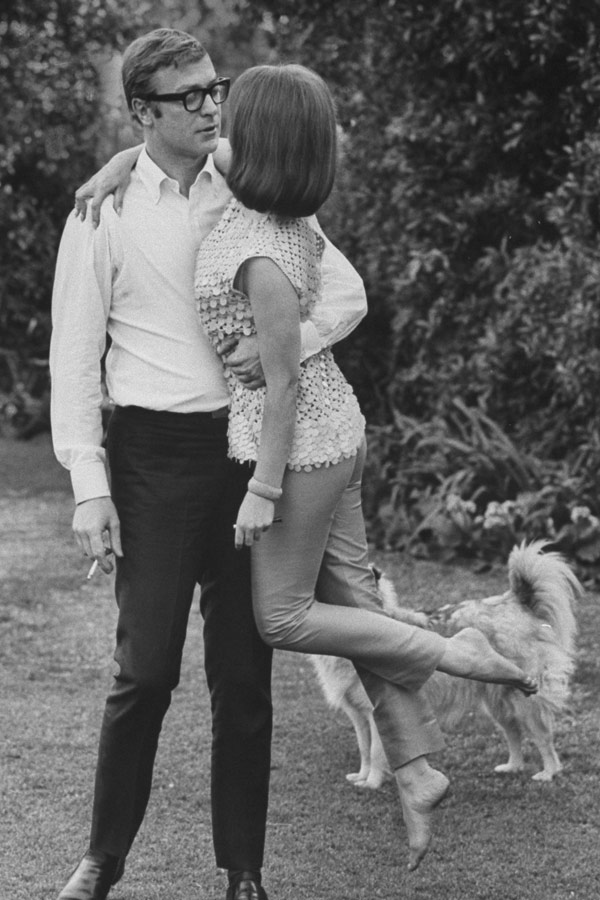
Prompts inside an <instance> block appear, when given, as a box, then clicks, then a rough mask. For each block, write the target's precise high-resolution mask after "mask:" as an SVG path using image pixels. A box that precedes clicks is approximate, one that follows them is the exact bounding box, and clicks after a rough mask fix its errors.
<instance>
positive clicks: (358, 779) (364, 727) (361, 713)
mask: <svg viewBox="0 0 600 900" xmlns="http://www.w3.org/2000/svg"><path fill="white" fill-rule="evenodd" d="M340 709H343V711H344V712H345V713H346V715H347V716H348V718H349V719H350V721H351V722H352V724H353V726H354V731H355V732H356V741H357V744H358V752H359V754H360V769H359V770H358V772H350V773H348V775H346V778H347V779H348V781H351V782H352V784H354V785H356V787H361V788H362V787H370V786H371V785H369V784H368V781H369V776H370V774H371V728H370V722H369V716H368V714H367V713H366V711H365V710H363V709H361V708H359V707H357V706H354V705H353V704H352V703H349V702H348V701H347V700H346V698H343V699H342V702H341V704H340Z"/></svg>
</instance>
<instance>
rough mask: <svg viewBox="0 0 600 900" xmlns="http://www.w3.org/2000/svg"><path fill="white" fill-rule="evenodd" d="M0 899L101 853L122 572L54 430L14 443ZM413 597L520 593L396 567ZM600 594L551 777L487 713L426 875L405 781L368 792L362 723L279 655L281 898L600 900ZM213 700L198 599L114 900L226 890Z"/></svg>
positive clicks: (274, 827) (466, 743) (466, 750)
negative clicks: (403, 800)
mask: <svg viewBox="0 0 600 900" xmlns="http://www.w3.org/2000/svg"><path fill="white" fill-rule="evenodd" d="M0 485H1V489H0V538H1V539H0V572H1V574H2V578H1V582H0V652H1V660H0V679H1V681H0V686H1V697H2V702H1V704H0V772H1V778H0V860H1V865H0V897H1V898H7V900H8V898H10V900H53V898H55V897H56V895H57V894H58V891H59V890H60V888H61V887H62V884H63V883H64V880H65V878H66V876H67V874H68V872H69V869H70V868H71V866H72V865H73V863H74V862H75V861H76V858H77V856H78V854H79V853H80V852H82V850H83V849H84V846H85V843H86V837H87V833H88V828H89V810H90V802H91V789H92V780H93V771H94V765H95V754H96V742H97V736H98V727H99V721H100V714H101V710H102V706H103V702H104V697H105V694H106V691H107V688H108V685H109V683H110V677H111V672H112V670H113V664H112V662H111V653H112V645H113V630H114V622H115V606H114V600H113V596H112V580H111V578H106V577H103V576H101V575H98V576H97V577H96V578H95V579H94V580H92V581H91V582H89V583H88V582H86V581H85V573H86V569H87V566H86V565H85V561H83V560H82V559H81V557H80V556H79V554H78V552H77V551H76V549H75V548H74V546H73V543H72V540H71V535H70V519H71V513H72V501H71V497H70V493H69V485H68V478H67V477H66V475H65V474H64V473H63V472H62V470H60V469H59V467H58V466H57V465H56V464H55V463H54V461H53V458H52V454H51V451H50V447H49V444H48V441H47V439H46V438H40V439H38V440H37V441H35V442H32V443H29V444H23V443H10V442H2V441H0ZM379 562H380V563H381V562H382V563H383V566H384V568H386V570H387V571H388V573H390V574H392V575H393V576H394V577H395V579H396V580H397V582H398V584H399V586H400V589H401V591H402V593H403V594H404V595H405V596H406V598H407V600H408V601H410V602H411V603H413V604H414V605H415V606H423V605H427V606H431V598H432V597H433V598H434V599H435V602H436V603H440V604H441V603H443V602H446V601H447V600H451V599H458V598H459V597H462V596H465V595H468V596H484V595H487V594H489V593H492V592H495V591H498V590H500V589H503V586H504V573H503V572H501V571H499V572H494V573H488V574H487V575H485V576H476V575H474V574H472V573H471V572H469V571H468V570H465V569H460V568H457V567H440V566H437V565H433V564H428V563H416V562H407V561H406V560H398V559H394V558H391V557H387V558H385V559H381V558H380V559H379ZM598 610H599V598H598V597H597V596H594V595H590V596H588V597H586V598H585V600H584V601H583V602H582V604H581V606H580V609H579V621H580V627H581V635H580V642H579V655H578V667H577V673H576V678H575V685H574V698H573V704H572V708H571V709H570V711H569V713H568V714H567V715H565V716H564V717H562V719H561V721H560V722H559V727H558V737H557V745H558V750H559V754H560V756H561V758H562V760H563V762H564V763H565V772H564V774H563V775H562V776H560V777H559V778H558V779H557V780H556V781H555V783H553V784H551V785H544V784H539V783H535V782H533V781H531V778H530V776H531V775H532V774H533V773H534V772H535V771H537V769H538V768H539V766H538V760H537V759H536V758H535V754H534V751H533V750H531V752H530V755H529V759H530V765H529V769H528V771H527V772H525V773H523V774H522V775H518V776H510V777H504V778H502V777H499V776H496V775H494V774H493V767H494V765H496V764H497V763H498V762H501V761H503V759H504V748H503V747H502V744H501V741H500V739H499V738H498V737H497V735H496V734H495V732H494V731H493V729H492V728H491V727H490V726H489V725H487V724H485V723H481V722H479V721H472V722H470V723H469V725H468V727H467V728H466V729H463V730H461V731H460V732H459V733H458V734H454V735H451V736H449V738H448V746H447V748H446V750H445V751H444V752H443V753H441V754H439V756H438V759H437V760H436V763H437V764H438V765H439V766H440V767H441V768H443V769H444V771H446V772H447V773H448V775H449V776H450V778H451V780H452V783H453V794H452V797H451V799H450V800H449V801H448V803H447V804H446V807H445V808H444V810H443V811H442V812H441V814H440V817H439V825H438V830H437V834H436V839H435V843H434V846H433V847H432V850H431V852H430V855H429V857H428V858H427V860H426V861H425V863H424V864H423V866H422V868H421V869H420V870H419V871H418V872H416V873H414V874H412V875H411V874H409V873H407V872H406V870H405V864H406V849H405V835H404V830H403V827H402V823H401V818H400V814H399V810H398V806H397V802H396V797H395V791H394V788H393V786H392V785H391V784H386V785H385V786H384V788H383V789H382V790H381V791H378V792H375V793H371V792H368V793H364V792H360V791H357V790H356V789H354V788H352V787H351V786H350V785H349V784H348V783H347V782H346V781H345V778H344V774H345V773H346V772H348V771H352V770H354V769H355V767H356V756H357V754H356V747H355V743H354V738H353V733H352V731H351V729H350V727H349V725H348V723H347V722H346V720H345V719H343V718H337V717H332V716H331V714H330V713H329V711H328V710H327V708H326V707H325V704H324V702H323V700H322V698H321V695H320V693H319V692H318V690H317V688H316V685H315V682H314V679H313V675H312V670H311V667H310V665H309V663H308V661H307V660H306V659H305V658H302V657H300V656H298V655H296V654H284V653H279V654H277V655H276V665H275V673H274V688H275V707H276V728H275V736H274V744H273V774H272V794H271V808H270V827H269V840H268V847H267V865H266V868H265V884H266V886H267V889H268V891H269V894H270V897H271V898H272V900H298V898H305V900H333V898H337V897H344V898H347V900H374V898H385V900H390V898H395V897H398V898H402V900H572V898H574V900H597V898H598V897H599V896H600V862H599V850H600V786H599V785H600V754H599V752H598V750H599V747H600V709H599V707H600V671H599V660H600V624H599V621H598V619H599V617H598ZM209 744H210V717H209V703H208V696H207V692H206V688H205V685H204V678H203V672H202V646H201V619H200V616H199V613H198V611H197V606H196V607H195V610H194V613H193V614H192V618H191V627H190V631H189V638H188V642H187V646H186V652H185V657H184V665H183V674H182V683H181V687H180V688H179V689H178V690H177V692H176V694H175V698H174V702H173V705H172V708H171V710H170V711H169V714H168V717H167V720H166V723H165V728H164V731H163V737H162V740H161V746H160V750H159V757H158V761H157V768H156V777H155V782H154V791H153V796H152V800H151V805H150V809H149V813H148V816H147V820H146V822H145V824H144V826H143V828H142V831H141V833H140V835H139V837H138V839H137V841H136V844H135V846H134V849H133V851H132V853H131V856H130V860H129V861H128V866H127V873H126V876H125V878H124V879H123V881H122V882H121V883H120V884H119V885H117V886H116V887H115V888H114V890H113V891H112V892H111V895H110V896H111V898H114V900H159V898H160V900H188V898H196V897H197V898H199V900H200V898H202V900H223V897H224V892H225V888H224V882H223V878H222V876H221V875H220V874H219V873H217V872H216V870H215V866H214V861H213V853H212V844H211V834H210V819H209V778H208V775H209V772H208V766H209Z"/></svg>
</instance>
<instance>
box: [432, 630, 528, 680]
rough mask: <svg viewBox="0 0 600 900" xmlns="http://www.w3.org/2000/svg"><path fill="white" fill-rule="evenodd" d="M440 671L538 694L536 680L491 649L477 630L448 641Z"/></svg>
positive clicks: (463, 631)
mask: <svg viewBox="0 0 600 900" xmlns="http://www.w3.org/2000/svg"><path fill="white" fill-rule="evenodd" d="M437 668H438V669H439V670H440V672H446V673H447V674H448V675H458V676H459V677H461V678H472V679H473V680H475V681H488V682H492V683H494V684H507V685H509V686H510V687H514V688H517V689H518V690H520V691H522V692H523V693H524V694H535V693H537V689H538V686H537V682H536V680H535V678H531V677H530V676H529V675H527V674H526V673H525V672H524V671H523V670H522V669H521V668H520V667H519V666H517V665H516V664H515V663H513V662H512V661H511V660H510V659H506V657H505V656H501V654H500V653H497V652H496V650H494V648H493V647H492V645H491V644H490V642H489V641H488V639H487V638H486V637H485V635H484V634H482V632H481V631H478V630H477V628H463V630H462V631H459V632H458V634H455V635H453V636H452V637H451V638H447V640H446V649H445V651H444V655H443V656H442V658H441V660H440V662H439V664H438V666H437Z"/></svg>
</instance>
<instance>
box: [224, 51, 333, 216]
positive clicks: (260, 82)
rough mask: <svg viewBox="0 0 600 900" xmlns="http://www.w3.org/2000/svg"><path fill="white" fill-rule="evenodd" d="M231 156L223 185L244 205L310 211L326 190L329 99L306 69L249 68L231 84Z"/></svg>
mask: <svg viewBox="0 0 600 900" xmlns="http://www.w3.org/2000/svg"><path fill="white" fill-rule="evenodd" d="M229 121H230V131H229V140H230V143H231V150H232V157H231V165H230V168H229V173H228V176H227V183H228V184H229V187H230V188H231V191H232V192H233V194H234V195H235V196H236V197H237V198H238V199H239V200H241V202H242V203H243V204H244V205H245V206H247V207H249V208H250V209H256V210H258V211H259V212H273V213H276V214H278V215H281V216H292V217H296V216H309V215H312V214H313V213H315V212H316V211H317V210H318V209H319V207H320V206H321V205H322V204H323V203H324V202H325V200H326V199H327V197H328V196H329V194H330V192H331V189H332V187H333V182H334V178H335V168H336V161H337V129H336V118H335V104H334V101H333V97H332V95H331V92H330V90H329V88H328V87H327V85H326V84H325V82H324V81H323V79H322V78H321V77H320V76H319V75H317V74H316V72H313V71H312V70H311V69H307V68H306V67H305V66H300V65H295V64H288V65H277V66H255V67H253V68H251V69H247V70H246V71H245V72H243V73H242V74H241V75H240V76H239V78H238V79H237V81H236V82H235V83H234V85H233V88H232V91H231V95H230V108H229Z"/></svg>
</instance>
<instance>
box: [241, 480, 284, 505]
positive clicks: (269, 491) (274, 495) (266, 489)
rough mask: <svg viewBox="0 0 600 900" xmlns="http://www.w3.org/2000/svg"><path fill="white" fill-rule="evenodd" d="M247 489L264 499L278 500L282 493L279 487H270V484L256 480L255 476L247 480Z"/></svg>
mask: <svg viewBox="0 0 600 900" xmlns="http://www.w3.org/2000/svg"><path fill="white" fill-rule="evenodd" d="M248 490H249V491H250V493H251V494H256V495H257V497H262V498H263V499H264V500H279V498H280V497H281V495H282V494H283V491H282V489H281V488H276V487H272V486H271V485H270V484H265V483H264V482H262V481H257V480H256V478H251V479H250V481H249V482H248Z"/></svg>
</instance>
